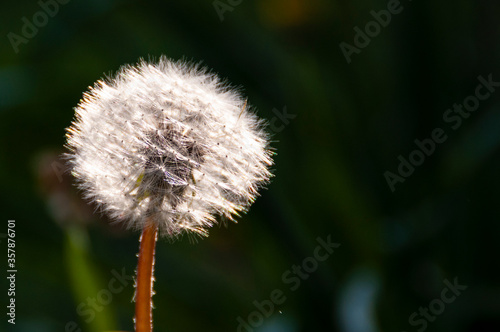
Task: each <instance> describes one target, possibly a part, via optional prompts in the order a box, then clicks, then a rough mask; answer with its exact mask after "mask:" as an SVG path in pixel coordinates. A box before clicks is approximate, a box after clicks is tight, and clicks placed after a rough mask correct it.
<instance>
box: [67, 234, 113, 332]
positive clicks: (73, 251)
mask: <svg viewBox="0 0 500 332" xmlns="http://www.w3.org/2000/svg"><path fill="white" fill-rule="evenodd" d="M64 246H65V248H64V251H65V254H66V261H67V262H66V266H67V267H68V273H69V277H70V284H71V288H72V291H73V297H74V299H75V302H76V306H75V310H76V312H77V313H78V315H79V318H81V319H80V322H79V324H81V325H80V326H81V327H82V331H89V332H102V331H111V330H116V326H117V324H116V319H115V317H114V314H113V312H112V310H110V308H105V307H104V304H105V303H99V296H98V294H99V292H100V291H102V290H106V289H107V285H106V284H105V283H104V282H103V280H102V278H101V277H99V275H98V272H97V271H98V268H97V267H96V266H95V265H94V263H93V262H92V260H91V259H90V257H91V253H90V245H89V239H88V235H87V231H86V230H85V229H84V228H83V227H81V226H77V225H72V226H69V227H67V228H66V240H65V243H64ZM106 300H107V299H106ZM103 307H104V308H103ZM99 309H100V310H99Z"/></svg>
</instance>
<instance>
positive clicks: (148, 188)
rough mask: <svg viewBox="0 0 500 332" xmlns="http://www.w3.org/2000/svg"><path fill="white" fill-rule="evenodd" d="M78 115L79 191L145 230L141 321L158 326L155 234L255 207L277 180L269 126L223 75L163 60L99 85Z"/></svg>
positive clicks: (126, 69) (141, 327)
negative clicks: (153, 303) (259, 196)
mask: <svg viewBox="0 0 500 332" xmlns="http://www.w3.org/2000/svg"><path fill="white" fill-rule="evenodd" d="M75 113H76V119H75V120H74V121H73V123H72V126H71V127H70V128H68V129H67V146H68V148H69V149H70V151H71V152H70V153H69V154H68V157H69V161H70V164H71V166H72V173H73V175H74V176H75V177H76V178H77V180H78V184H79V187H80V188H81V189H83V191H84V193H85V196H86V197H87V198H88V199H90V200H92V201H95V202H97V204H98V205H99V206H100V207H102V209H103V210H105V211H107V212H108V214H109V215H110V216H111V217H112V218H113V219H115V220H117V221H122V222H124V223H125V224H126V226H127V227H128V228H132V229H136V230H140V231H142V236H141V246H140V252H139V264H138V269H137V273H138V276H137V282H136V295H135V299H136V317H135V320H136V330H137V331H150V330H151V304H150V301H151V292H152V280H153V273H152V267H153V264H154V248H155V242H156V237H157V235H158V234H159V235H160V236H164V237H167V238H170V239H174V238H176V237H178V236H179V235H181V234H183V233H187V234H197V235H202V236H206V235H207V229H208V228H210V227H211V226H213V225H214V224H215V223H216V219H215V217H216V216H217V215H220V216H223V217H225V218H226V219H229V220H233V219H234V216H238V214H239V213H241V212H245V211H246V210H247V209H248V207H249V206H250V204H251V203H252V202H253V201H254V200H255V198H256V196H257V194H258V189H259V188H260V187H262V186H263V185H265V184H266V183H267V181H268V180H269V178H270V176H271V174H270V172H269V166H270V165H271V163H272V160H271V154H272V153H271V152H270V149H269V146H268V140H267V135H266V134H265V132H264V131H263V129H262V128H263V123H262V121H261V120H260V119H259V118H257V116H256V115H255V114H254V113H253V112H252V111H251V109H250V107H249V106H248V105H247V102H246V100H245V99H243V97H242V96H241V95H240V94H239V93H238V92H237V91H235V90H234V89H232V88H230V87H229V86H228V85H227V84H226V83H224V82H222V81H220V80H219V78H218V77H217V76H216V75H214V74H212V73H210V72H209V71H207V70H206V69H203V68H200V67H199V66H196V65H191V64H187V63H185V62H180V61H179V62H173V61H171V60H169V59H167V58H165V57H161V58H160V60H159V61H158V62H157V63H148V62H145V61H143V60H141V61H140V62H139V63H138V64H137V65H135V66H123V67H122V68H121V69H120V70H119V72H118V73H117V75H116V76H115V77H114V78H108V79H106V80H101V81H98V82H97V83H96V84H95V85H94V87H93V88H90V89H89V91H88V92H86V93H85V94H84V97H83V100H81V101H80V103H79V105H78V106H77V107H76V109H75ZM140 302H142V303H141V304H140ZM144 302H146V304H144ZM146 307H147V308H146Z"/></svg>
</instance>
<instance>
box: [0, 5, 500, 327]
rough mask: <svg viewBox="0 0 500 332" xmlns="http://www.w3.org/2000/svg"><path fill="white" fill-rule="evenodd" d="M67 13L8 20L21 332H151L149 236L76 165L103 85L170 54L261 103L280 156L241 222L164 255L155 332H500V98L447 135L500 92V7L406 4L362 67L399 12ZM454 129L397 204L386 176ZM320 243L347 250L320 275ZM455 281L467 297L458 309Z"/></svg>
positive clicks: (89, 8) (34, 12)
mask: <svg viewBox="0 0 500 332" xmlns="http://www.w3.org/2000/svg"><path fill="white" fill-rule="evenodd" d="M62 2H64V1H61V2H57V4H58V8H57V13H55V11H56V10H55V9H54V8H55V7H46V8H52V9H45V11H47V10H49V11H50V10H52V11H54V13H53V14H52V15H47V14H45V16H44V14H43V11H44V9H43V8H44V6H45V5H43V4H44V3H51V2H50V0H42V2H36V1H10V2H5V3H3V4H2V8H1V13H0V15H1V20H0V22H1V23H0V29H1V30H0V35H1V42H0V43H1V49H0V52H1V53H0V61H1V62H0V135H1V141H0V186H1V191H0V197H1V198H0V202H1V206H2V209H1V216H2V221H1V223H0V240H1V242H0V248H1V249H0V252H2V254H0V257H3V258H2V261H1V262H0V266H1V267H2V268H1V269H0V270H1V272H0V275H2V277H1V279H2V283H1V284H0V285H1V287H2V289H1V290H0V292H1V293H2V294H3V295H2V297H1V299H2V304H1V306H0V307H2V308H4V309H2V311H6V309H5V306H6V305H7V294H6V293H7V288H8V285H7V283H6V274H7V273H6V269H7V262H6V259H7V258H6V252H7V245H6V244H7V240H6V238H5V233H6V232H7V220H8V219H15V220H16V266H17V269H18V273H17V279H16V324H15V326H14V325H11V324H7V322H6V320H7V317H6V315H5V313H4V312H2V313H1V317H3V318H2V321H1V324H0V330H2V331H29V332H32V331H37V332H45V331H66V332H69V331H83V332H97V331H132V330H133V321H132V317H133V310H134V308H133V303H132V302H131V299H132V296H133V284H132V282H131V281H130V277H131V276H133V274H134V270H135V267H136V253H137V251H138V238H139V234H137V233H134V232H130V231H127V230H124V229H123V227H121V225H116V224H111V223H110V221H109V220H107V219H106V217H105V216H103V215H101V214H99V213H98V212H95V211H94V210H95V206H92V205H89V204H87V202H85V201H84V200H83V199H82V198H81V194H80V193H79V192H78V191H77V190H76V189H75V188H74V186H73V184H72V183H73V179H72V178H71V175H70V174H69V173H68V172H67V171H66V172H65V170H64V165H63V161H61V159H60V158H59V156H60V154H61V153H63V152H64V151H65V150H64V147H63V145H64V142H65V137H64V135H65V128H66V127H68V126H69V125H70V123H71V121H72V118H73V107H74V106H76V104H77V103H78V101H79V99H80V98H81V96H82V93H83V91H84V90H86V89H87V87H88V86H89V85H92V84H93V83H94V82H95V81H96V80H97V79H99V78H101V77H103V76H104V75H110V74H112V73H114V72H115V71H116V70H117V69H118V68H119V66H120V65H122V64H124V63H135V62H136V61H137V60H138V59H139V58H140V57H143V58H146V59H148V58H151V59H154V58H158V57H159V56H160V55H162V54H164V55H167V56H168V57H171V58H173V59H182V58H184V59H187V60H191V61H195V62H202V63H203V64H204V65H206V66H208V67H210V68H212V69H213V70H214V71H215V72H217V73H219V74H220V75H221V76H222V77H225V78H227V79H228V80H229V81H230V82H232V83H233V84H235V85H236V86H241V87H243V89H244V90H243V91H244V94H245V95H246V96H247V97H248V100H249V103H251V104H252V105H253V106H255V107H256V108H257V109H258V114H259V115H260V116H261V117H263V118H265V119H267V120H268V121H270V122H272V123H274V124H275V126H274V127H272V128H271V127H270V128H269V131H270V132H272V134H273V146H274V147H275V148H276V152H277V155H276V157H275V166H274V174H275V178H274V179H273V182H272V183H271V184H270V185H269V187H268V189H267V190H265V191H263V192H262V195H261V197H260V198H259V199H258V200H257V201H256V203H255V204H254V206H253V207H252V209H251V210H250V212H249V213H248V214H246V215H244V216H243V217H242V218H240V219H239V223H238V224H233V223H231V224H228V225H226V226H222V227H215V228H213V229H212V230H211V231H210V236H209V237H208V238H206V239H202V240H199V241H198V242H196V243H192V242H190V241H189V238H187V237H184V238H182V239H181V240H179V241H176V242H174V243H169V242H168V241H166V240H161V241H160V242H159V243H158V246H157V261H156V263H157V264H156V283H155V290H156V292H157V294H156V295H155V297H154V304H155V306H156V309H155V310H154V325H155V331H179V332H182V331H260V332H272V331H276V332H278V331H279V332H299V331H300V332H302V331H342V332H382V331H384V332H400V331H408V332H409V331H420V332H422V331H429V332H431V331H460V332H486V331H500V283H499V274H498V273H499V269H498V256H499V254H500V250H499V249H500V247H499V243H500V241H499V240H498V238H499V235H500V223H499V217H500V213H499V208H498V207H499V204H498V200H499V197H500V176H499V175H498V172H499V169H500V91H496V92H493V93H491V95H490V96H489V97H488V98H486V100H483V101H481V102H480V104H479V107H478V108H477V110H476V111H475V112H473V113H471V114H470V116H468V117H467V118H464V119H463V121H462V123H461V125H460V126H459V128H457V129H456V130H454V129H453V128H451V126H450V123H446V122H445V121H444V120H443V114H444V113H445V112H446V110H447V109H449V108H451V107H453V104H454V103H457V104H461V103H462V102H463V101H464V99H465V98H466V97H468V96H470V95H474V93H475V89H476V87H477V86H478V84H479V80H478V76H480V75H482V76H483V77H484V78H487V77H488V75H490V74H491V75H492V79H493V80H494V81H497V82H500V23H498V17H499V16H500V3H498V2H497V1H493V0H475V1H473V0H457V1H431V0H419V1H409V0H408V1H402V2H401V4H400V7H398V8H402V9H401V10H400V12H399V13H398V14H394V15H392V17H391V21H390V23H389V24H387V26H386V27H381V28H380V31H379V32H378V33H375V32H373V31H375V30H373V31H372V35H374V36H373V37H370V41H369V44H368V45H367V46H366V47H364V48H360V49H359V50H358V51H357V52H355V53H352V54H351V56H350V63H348V61H347V59H346V57H345V56H344V54H343V52H342V50H341V48H340V46H339V45H340V43H342V42H344V43H348V44H350V45H352V46H355V44H354V38H355V35H356V31H355V30H354V28H355V27H358V28H360V29H361V30H364V29H365V25H366V24H367V23H369V22H370V21H373V20H374V17H373V15H372V14H371V13H370V12H371V11H372V10H374V11H376V12H379V11H380V10H383V9H386V8H387V6H388V3H393V4H394V3H395V2H394V0H393V1H389V2H388V1H365V0H356V1H340V0H310V1H305V0H256V1H250V0H242V1H237V0H221V1H215V2H213V1H201V0H198V1H144V2H139V1H128V0H116V1H109V0H103V1H98V0H89V1H81V0H71V1H66V0H65V2H66V3H64V4H63V3H62ZM52 3H53V2H52ZM40 12H42V14H40ZM34 16H35V18H34ZM43 17H46V18H47V20H44V18H43ZM23 18H25V19H23ZM34 19H35V20H36V22H38V24H39V25H40V27H38V28H36V30H37V31H35V32H34V30H33V29H32V30H29V27H25V28H23V27H24V26H25V25H27V23H26V22H33V20H34ZM23 29H24V30H23ZM23 33H24V34H25V36H28V37H29V38H26V39H20V38H25V37H23ZM13 34H15V35H16V36H18V37H13V36H14V35H13ZM30 34H31V35H30ZM13 38H14V39H13ZM15 38H19V39H15ZM13 40H14V42H12V41H13ZM285 111H286V113H287V114H288V118H286V117H285V118H284V117H283V114H284V112H285ZM280 115H281V117H280ZM273 119H274V120H273ZM435 128H442V129H443V130H444V132H445V133H446V135H447V140H446V141H445V142H443V143H441V144H436V147H435V151H434V152H433V153H432V154H431V155H430V156H426V158H425V161H424V162H423V163H422V164H421V165H420V166H418V167H416V168H415V170H414V171H413V173H412V174H411V176H409V177H407V178H406V179H405V181H404V182H398V183H396V184H395V186H394V189H395V190H394V191H391V189H390V187H389V185H388V183H387V181H386V178H385V177H384V173H385V172H387V171H389V172H392V173H394V174H397V172H398V165H399V163H400V160H398V156H400V155H401V156H402V157H403V158H406V159H407V158H408V156H409V155H410V153H411V152H412V151H414V150H415V149H417V146H416V144H415V142H414V141H415V140H416V139H418V140H424V139H427V138H429V137H431V132H432V131H433V130H434V129H435ZM318 237H319V238H322V239H323V240H325V241H327V240H328V238H329V239H330V240H331V241H332V242H336V243H339V244H340V247H338V248H336V249H335V251H334V252H333V253H332V254H331V255H329V257H328V259H327V260H325V261H322V262H317V267H316V265H315V264H314V262H313V261H312V259H311V258H310V257H314V252H315V248H316V247H317V246H318V242H317V238H318ZM303 262H306V264H311V265H307V266H308V267H307V268H308V269H309V270H310V273H306V275H303V278H304V279H303V280H301V282H300V285H299V286H298V287H296V288H297V289H293V290H292V289H291V286H292V284H291V283H290V282H287V281H286V280H287V278H284V277H283V276H284V274H286V273H287V271H291V272H288V273H292V274H293V271H294V268H293V266H302V264H303ZM302 271H304V270H302ZM117 273H118V274H119V275H121V274H124V275H125V276H126V277H125V278H124V279H123V282H122V283H121V284H113V285H112V288H111V289H112V290H115V291H113V292H111V291H110V287H111V286H110V281H112V280H113V278H116V274H117ZM292 274H286V275H287V276H289V277H290V276H291V275H292ZM306 277H307V279H306ZM444 280H448V281H449V282H451V283H453V282H455V281H456V282H458V284H460V285H464V287H465V286H467V288H466V289H465V290H463V288H462V290H461V291H459V292H460V295H459V296H456V297H455V298H454V299H453V301H449V302H451V303H444V302H440V301H441V300H440V299H441V296H442V295H441V294H442V292H443V291H444V290H445V289H446V288H448V286H447V284H446V283H445V282H444ZM117 285H118V286H117ZM119 285H122V286H124V287H119ZM117 288H120V290H119V291H118V290H117ZM275 289H279V290H281V291H282V292H283V294H284V296H285V297H286V300H285V301H284V302H283V301H282V302H283V303H281V304H280V305H276V306H274V307H273V308H272V310H271V309H269V307H267V309H262V310H264V311H266V310H267V311H269V315H268V317H265V316H266V315H264V314H265V313H266V312H265V313H264V314H262V313H259V311H258V310H259V309H258V306H256V305H255V302H254V301H257V303H268V302H265V301H266V300H269V299H270V296H271V295H270V294H271V292H272V291H273V290H275ZM110 294H111V297H109V295H110ZM451 295H453V294H452V293H447V294H446V296H448V297H449V296H451ZM92 299H95V300H92ZM89 301H94V304H92V302H89ZM441 303H444V304H443V306H441ZM429 305H431V309H425V308H428V307H429ZM264 307H265V305H264ZM420 308H422V309H420ZM420 310H429V311H428V312H429V314H428V315H429V316H428V317H429V318H424V317H426V316H424V314H423V313H422V311H420ZM433 312H434V314H433ZM436 312H437V313H436ZM413 313H417V314H416V315H417V316H414V318H413V320H411V319H410V316H411V315H412V314H413ZM238 317H241V319H242V320H243V321H245V322H247V323H249V325H248V326H244V325H241V323H239V322H238ZM261 317H262V319H261Z"/></svg>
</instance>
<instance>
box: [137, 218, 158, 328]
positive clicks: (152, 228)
mask: <svg viewBox="0 0 500 332" xmlns="http://www.w3.org/2000/svg"><path fill="white" fill-rule="evenodd" d="M157 231H158V227H157V226H156V224H155V223H154V222H151V221H150V222H148V223H147V224H146V226H145V227H144V229H143V230H142V235H141V244H140V247H139V257H138V258H139V259H138V264H137V281H136V284H135V287H136V289H135V331H136V332H151V331H152V330H153V302H152V296H153V282H154V264H155V246H156V239H157Z"/></svg>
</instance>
